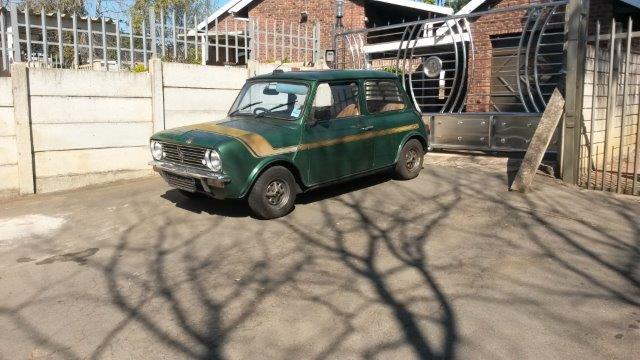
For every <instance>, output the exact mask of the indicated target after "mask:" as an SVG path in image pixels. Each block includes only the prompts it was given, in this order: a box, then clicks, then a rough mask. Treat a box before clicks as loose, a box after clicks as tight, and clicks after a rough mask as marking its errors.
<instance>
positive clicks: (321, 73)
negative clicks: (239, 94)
mask: <svg viewBox="0 0 640 360" xmlns="http://www.w3.org/2000/svg"><path fill="white" fill-rule="evenodd" d="M396 78H397V75H395V74H393V73H390V72H386V71H380V70H315V71H287V72H276V73H275V74H274V73H269V74H265V75H258V76H255V77H253V78H252V79H255V80H311V81H332V80H356V79H396Z"/></svg>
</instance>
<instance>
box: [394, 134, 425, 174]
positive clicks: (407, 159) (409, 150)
mask: <svg viewBox="0 0 640 360" xmlns="http://www.w3.org/2000/svg"><path fill="white" fill-rule="evenodd" d="M423 159H424V149H423V147H422V144H421V143H420V141H418V140H417V139H411V140H409V141H407V142H406V143H405V144H404V146H403V147H402V150H400V156H399V157H398V162H397V163H396V167H395V174H396V176H397V177H398V178H399V179H402V180H409V179H413V178H415V177H417V176H418V174H420V170H422V161H423Z"/></svg>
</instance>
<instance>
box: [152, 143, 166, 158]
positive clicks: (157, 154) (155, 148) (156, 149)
mask: <svg viewBox="0 0 640 360" xmlns="http://www.w3.org/2000/svg"><path fill="white" fill-rule="evenodd" d="M150 147H151V156H153V158H154V159H155V160H162V159H163V158H164V150H163V149H162V144H161V143H160V142H159V141H155V140H152V141H151V144H150Z"/></svg>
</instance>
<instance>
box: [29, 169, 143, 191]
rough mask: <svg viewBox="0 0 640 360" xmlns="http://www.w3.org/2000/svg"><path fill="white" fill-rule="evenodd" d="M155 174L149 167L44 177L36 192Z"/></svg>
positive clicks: (39, 181) (73, 187) (38, 183)
mask: <svg viewBox="0 0 640 360" xmlns="http://www.w3.org/2000/svg"><path fill="white" fill-rule="evenodd" d="M153 174H154V172H153V170H151V169H147V170H122V171H109V172H104V173H103V172H100V173H89V174H73V175H66V176H52V177H42V178H39V179H38V180H37V182H36V192H37V193H48V192H53V191H62V190H70V189H78V188H82V187H85V186H90V185H97V184H104V183H108V182H113V181H120V180H130V179H138V178H141V177H146V176H151V175H153Z"/></svg>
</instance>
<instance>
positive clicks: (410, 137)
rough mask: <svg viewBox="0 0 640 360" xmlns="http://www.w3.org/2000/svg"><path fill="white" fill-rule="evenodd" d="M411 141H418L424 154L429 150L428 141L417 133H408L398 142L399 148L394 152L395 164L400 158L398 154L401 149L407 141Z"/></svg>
mask: <svg viewBox="0 0 640 360" xmlns="http://www.w3.org/2000/svg"><path fill="white" fill-rule="evenodd" d="M413 139H416V140H418V141H420V144H422V149H423V150H424V153H425V154H426V153H427V149H428V148H429V142H428V140H427V139H426V138H425V137H424V136H423V135H422V134H420V133H418V132H410V133H408V134H407V135H405V137H404V138H403V139H402V141H401V142H400V146H399V147H398V150H397V151H396V162H398V158H399V157H400V152H401V151H402V148H403V147H404V145H405V144H406V143H407V141H409V140H413Z"/></svg>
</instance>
